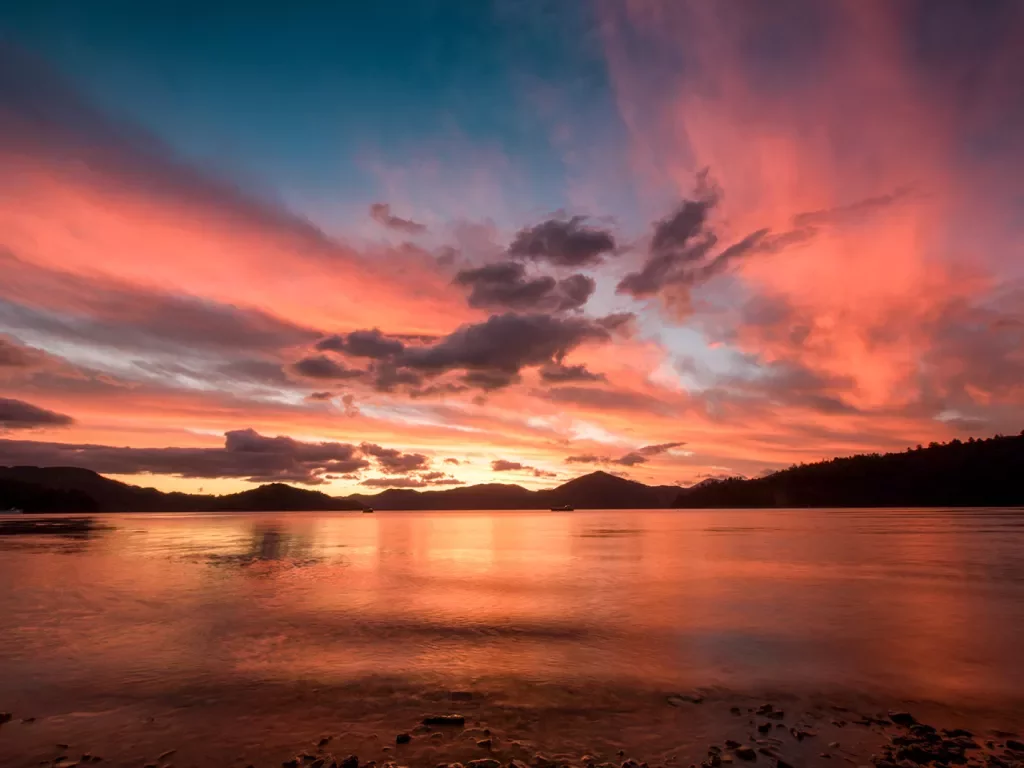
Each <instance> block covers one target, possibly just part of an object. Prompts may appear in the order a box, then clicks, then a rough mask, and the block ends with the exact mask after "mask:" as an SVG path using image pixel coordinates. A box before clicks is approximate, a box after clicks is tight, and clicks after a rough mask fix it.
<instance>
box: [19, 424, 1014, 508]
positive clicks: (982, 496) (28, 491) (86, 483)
mask: <svg viewBox="0 0 1024 768" xmlns="http://www.w3.org/2000/svg"><path fill="white" fill-rule="evenodd" d="M904 506H905V507H933V506H1024V433H1022V434H1021V435H1016V436H1012V437H1004V436H996V437H993V438H990V439H987V440H975V439H973V438H972V439H970V440H967V441H960V440H953V441H951V442H949V443H932V444H931V445H929V446H928V447H921V446H918V447H916V448H912V449H908V450H907V451H904V452H902V453H887V454H863V455H858V456H851V457H848V458H837V459H830V460H828V461H820V462H816V463H813V464H802V465H799V466H794V467H790V468H789V469H784V470H781V471H779V472H774V473H772V474H770V475H768V476H766V477H760V478H753V479H743V478H724V479H709V480H704V481H702V482H700V483H698V484H696V485H694V486H691V487H689V488H681V487H679V486H675V485H660V486H650V485H644V484H643V483H638V482H636V481H634V480H628V479H626V478H623V477H618V476H616V475H612V474H609V473H607V472H592V473H590V474H588V475H583V476H582V477H577V478H576V479H574V480H570V481H569V482H567V483H563V484H562V485H559V486H557V487H555V488H551V489H548V490H542V491H531V490H528V489H526V488H523V487H521V486H518V485H507V484H500V483H488V484H484V485H470V486H464V487H460V488H451V489H448V490H441V491H417V490H412V489H399V488H395V489H389V490H386V491H382V492H380V493H376V494H352V495H351V496H329V495H328V494H326V493H322V492H320V491H312V490H306V489H301V488H294V487H292V486H290V485H285V484H283V483H270V484H268V485H261V486H260V487H258V488H254V489H252V490H248V491H242V492H241V493H232V494H226V495H223V496H213V495H203V494H188V493H164V492H162V491H158V490H156V489H155V488H141V487H139V486H136V485H130V484H128V483H122V482H118V481H116V480H111V479H110V478H106V477H103V476H102V475H100V474H97V473H96V472H93V471H91V470H88V469H81V468H78V467H0V510H2V509H7V508H11V507H16V508H18V509H22V510H24V511H25V512H226V511H231V512H288V511H358V510H362V509H365V508H367V507H372V508H374V509H380V510H443V509H451V510H467V509H550V508H558V507H573V508H576V509H659V508H662V509H663V508H668V507H674V508H687V509H703V508H719V509H720V508H763V507H904Z"/></svg>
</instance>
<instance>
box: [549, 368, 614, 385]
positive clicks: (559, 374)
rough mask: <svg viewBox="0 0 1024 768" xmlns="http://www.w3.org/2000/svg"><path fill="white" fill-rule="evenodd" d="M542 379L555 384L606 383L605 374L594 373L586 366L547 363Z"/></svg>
mask: <svg viewBox="0 0 1024 768" xmlns="http://www.w3.org/2000/svg"><path fill="white" fill-rule="evenodd" d="M540 377H541V379H542V380H543V381H547V382H551V383H553V384H561V383H564V382H567V381H604V380H605V375H604V374H603V373H594V372H593V371H590V370H588V369H587V366H585V365H563V364H562V363H547V364H545V365H542V366H541V368H540Z"/></svg>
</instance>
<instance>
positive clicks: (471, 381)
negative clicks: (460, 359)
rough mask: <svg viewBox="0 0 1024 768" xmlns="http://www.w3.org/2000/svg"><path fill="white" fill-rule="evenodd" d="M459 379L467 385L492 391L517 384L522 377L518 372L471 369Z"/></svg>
mask: <svg viewBox="0 0 1024 768" xmlns="http://www.w3.org/2000/svg"><path fill="white" fill-rule="evenodd" d="M459 380H460V381H461V382H462V383H463V384H465V385H466V386H467V387H471V388H476V389H482V390H484V391H485V392H490V391H492V390H495V389H503V388H504V387H507V386H510V385H512V384H516V383H517V382H519V380H520V378H519V374H518V373H509V372H508V371H469V372H468V373H466V374H463V375H462V376H461V377H460V379H459Z"/></svg>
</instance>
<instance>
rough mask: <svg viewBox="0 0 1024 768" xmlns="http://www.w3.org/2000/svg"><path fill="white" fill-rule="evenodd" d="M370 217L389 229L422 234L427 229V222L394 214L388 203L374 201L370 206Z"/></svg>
mask: <svg viewBox="0 0 1024 768" xmlns="http://www.w3.org/2000/svg"><path fill="white" fill-rule="evenodd" d="M370 218H371V219H373V220H374V221H376V222H377V223H378V224H383V225H384V226H385V227H387V228H388V229H393V230H395V231H396V232H404V233H405V234H407V235H420V234H423V233H424V232H426V231H427V225H426V224H420V223H419V222H418V221H413V220H412V219H403V218H401V217H399V216H395V215H393V214H392V213H391V206H390V205H388V204H387V203H373V204H372V205H371V206H370Z"/></svg>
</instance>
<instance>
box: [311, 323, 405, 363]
mask: <svg viewBox="0 0 1024 768" xmlns="http://www.w3.org/2000/svg"><path fill="white" fill-rule="evenodd" d="M316 348H317V349H319V350H320V351H321V352H326V351H330V352H343V353H344V354H346V355H349V356H351V357H368V358H370V359H372V360H383V359H385V358H388V357H393V356H394V355H397V354H399V353H400V352H401V351H402V350H403V349H405V344H403V343H402V342H401V341H400V340H399V339H397V338H395V337H391V336H385V335H384V334H383V333H381V331H380V329H379V328H372V329H370V330H366V331H352V333H349V334H348V335H346V336H341V335H338V334H335V335H333V336H327V337H325V338H323V339H321V340H320V341H318V342H317V344H316Z"/></svg>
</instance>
